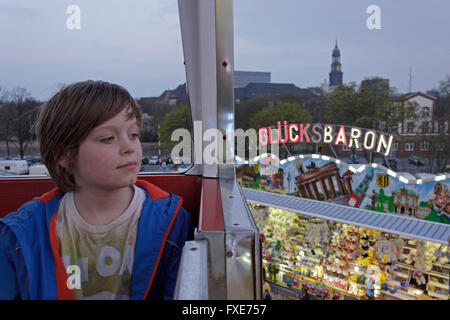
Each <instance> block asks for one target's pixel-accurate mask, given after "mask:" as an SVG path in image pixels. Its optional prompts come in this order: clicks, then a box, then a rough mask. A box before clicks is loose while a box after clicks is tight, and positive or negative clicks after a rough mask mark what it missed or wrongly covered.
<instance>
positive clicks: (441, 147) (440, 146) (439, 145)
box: [436, 142, 445, 152]
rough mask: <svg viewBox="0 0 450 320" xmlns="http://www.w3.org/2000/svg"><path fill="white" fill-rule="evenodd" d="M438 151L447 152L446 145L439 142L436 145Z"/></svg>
mask: <svg viewBox="0 0 450 320" xmlns="http://www.w3.org/2000/svg"><path fill="white" fill-rule="evenodd" d="M436 151H441V152H442V151H445V143H444V142H439V143H436Z"/></svg>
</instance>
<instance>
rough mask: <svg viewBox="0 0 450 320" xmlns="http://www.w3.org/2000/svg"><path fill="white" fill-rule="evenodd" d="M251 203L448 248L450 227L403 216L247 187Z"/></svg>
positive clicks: (245, 193)
mask: <svg viewBox="0 0 450 320" xmlns="http://www.w3.org/2000/svg"><path fill="white" fill-rule="evenodd" d="M242 190H243V193H244V196H245V198H246V199H247V201H248V202H251V203H256V204H260V205H264V206H268V207H274V208H279V209H284V210H287V211H292V212H298V213H300V214H303V215H306V216H312V217H318V218H322V219H326V220H333V221H336V222H341V223H347V224H352V225H356V226H360V227H364V228H369V229H375V230H380V231H382V232H388V233H393V234H398V235H402V236H406V237H411V238H415V239H422V240H427V241H432V242H438V243H441V244H444V245H446V244H447V243H448V241H449V238H450V225H448V224H443V223H438V222H431V221H426V220H422V219H417V218H414V217H409V216H405V215H400V214H393V213H383V212H376V211H371V210H366V209H360V208H354V207H350V206H345V205H339V204H334V203H329V202H324V201H316V200H310V199H305V198H299V197H293V196H287V195H282V194H277V193H271V192H267V191H259V190H254V189H248V188H243V189H242Z"/></svg>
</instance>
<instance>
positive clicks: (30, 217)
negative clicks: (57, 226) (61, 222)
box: [0, 188, 63, 230]
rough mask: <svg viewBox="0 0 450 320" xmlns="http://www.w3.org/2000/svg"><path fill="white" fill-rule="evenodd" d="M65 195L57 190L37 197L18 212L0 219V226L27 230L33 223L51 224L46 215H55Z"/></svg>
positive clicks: (22, 206)
mask: <svg viewBox="0 0 450 320" xmlns="http://www.w3.org/2000/svg"><path fill="white" fill-rule="evenodd" d="M62 195H63V193H61V192H60V191H59V189H57V188H55V189H52V190H50V191H48V192H46V193H44V194H43V195H42V196H40V197H35V198H33V200H30V201H28V202H25V203H24V204H23V205H21V206H20V207H19V208H18V209H17V210H16V211H13V212H10V213H9V214H7V215H6V216H4V217H3V218H1V219H0V224H6V225H14V226H15V227H17V228H20V229H23V230H26V228H27V227H28V226H30V225H31V224H33V223H38V224H40V223H42V222H44V221H46V222H49V221H47V220H49V218H51V216H50V217H49V216H48V215H47V214H46V213H47V212H50V213H53V212H55V211H56V210H57V208H58V201H59V198H61V197H62Z"/></svg>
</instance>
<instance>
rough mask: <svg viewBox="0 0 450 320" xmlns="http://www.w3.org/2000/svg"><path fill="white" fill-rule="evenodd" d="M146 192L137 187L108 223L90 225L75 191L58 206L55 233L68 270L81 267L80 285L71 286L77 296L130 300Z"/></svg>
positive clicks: (65, 196)
mask: <svg viewBox="0 0 450 320" xmlns="http://www.w3.org/2000/svg"><path fill="white" fill-rule="evenodd" d="M144 200H145V192H144V191H143V190H142V189H140V188H138V187H135V193H134V197H133V200H132V201H131V203H130V206H129V207H128V209H127V210H126V211H125V212H124V213H123V214H122V215H121V216H120V217H118V218H117V219H116V220H114V221H112V222H111V223H110V224H108V225H104V226H96V225H90V224H88V223H87V222H86V221H85V220H84V219H83V218H82V217H81V216H80V214H79V213H78V211H77V208H76V206H75V202H74V199H73V193H66V194H65V195H64V196H63V198H62V199H61V202H60V204H59V207H58V215H57V217H56V221H55V222H56V235H57V239H58V250H59V253H60V255H61V258H62V260H63V263H64V265H65V267H66V269H67V268H68V267H69V266H71V265H76V266H78V267H79V270H80V283H81V288H80V289H77V288H76V286H74V285H72V286H71V287H70V288H71V289H72V293H73V296H74V299H120V300H122V299H129V297H130V282H131V274H132V271H133V262H134V246H135V242H136V235H137V224H138V221H139V217H140V214H141V209H142V204H143V202H144Z"/></svg>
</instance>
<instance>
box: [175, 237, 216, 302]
mask: <svg viewBox="0 0 450 320" xmlns="http://www.w3.org/2000/svg"><path fill="white" fill-rule="evenodd" d="M207 258H208V245H207V241H187V242H186V243H185V245H184V248H183V254H182V256H181V261H180V268H179V270H178V278H177V284H176V286H175V293H174V299H176V300H207V299H208V277H207V274H208V272H207V271H208V260H207Z"/></svg>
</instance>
